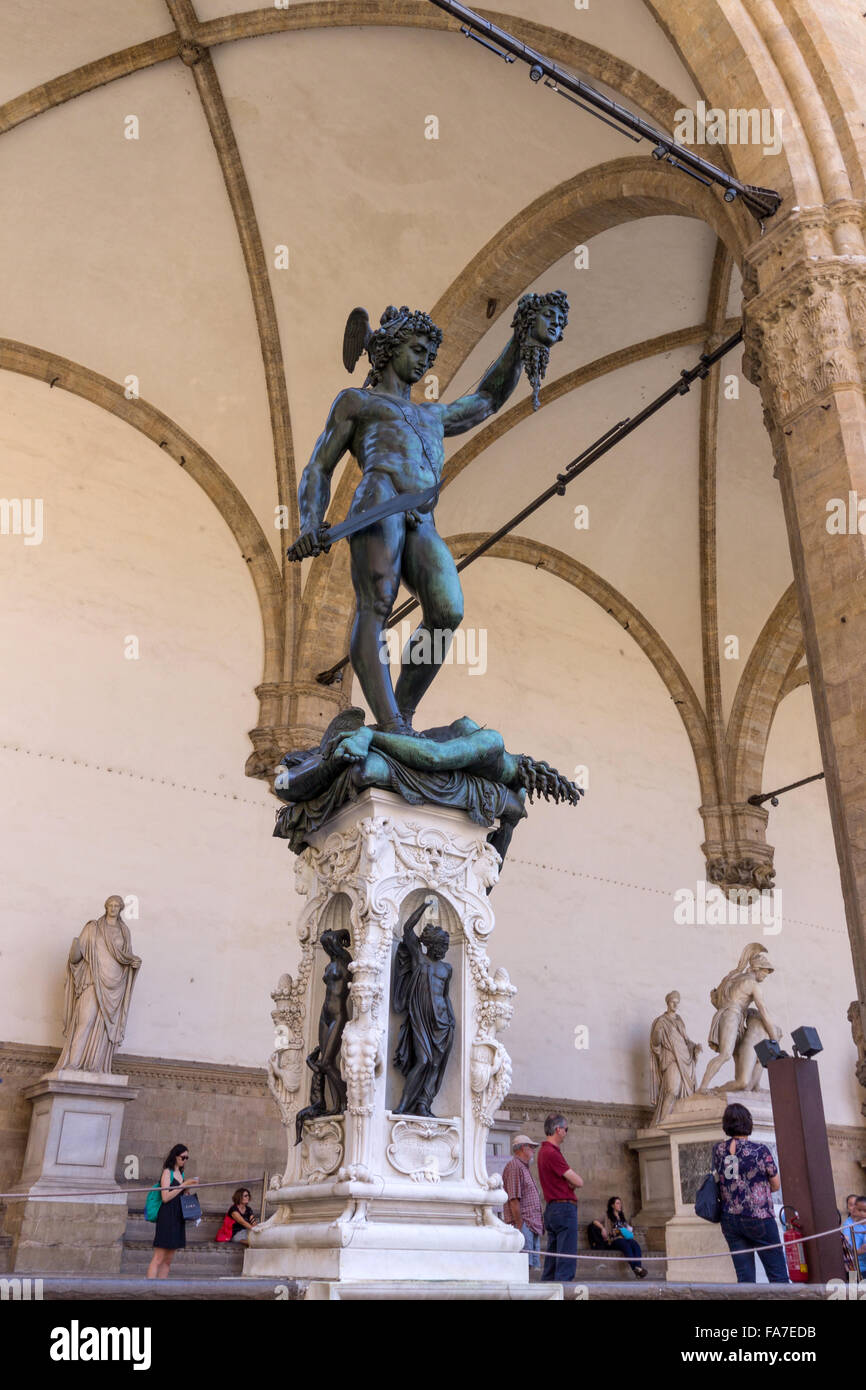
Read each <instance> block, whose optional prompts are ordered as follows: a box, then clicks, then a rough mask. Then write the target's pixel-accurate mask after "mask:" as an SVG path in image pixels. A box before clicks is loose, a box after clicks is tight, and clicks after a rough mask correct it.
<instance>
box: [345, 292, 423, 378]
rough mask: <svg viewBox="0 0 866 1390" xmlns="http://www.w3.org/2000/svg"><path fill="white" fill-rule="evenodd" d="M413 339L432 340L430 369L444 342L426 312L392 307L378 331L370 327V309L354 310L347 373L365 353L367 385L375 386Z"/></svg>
mask: <svg viewBox="0 0 866 1390" xmlns="http://www.w3.org/2000/svg"><path fill="white" fill-rule="evenodd" d="M410 338H427V339H428V340H429V342H430V345H431V350H430V353H429V355H428V360H427V366H428V367H429V366H431V365H432V363H433V361H434V359H435V357H436V352H437V350H438V348H439V345H440V343H441V342H442V330H441V328H438V327H437V326H436V324H435V323H434V322H433V320H432V319H431V317H430V315H429V314H426V313H425V312H424V310H423V309H410V308H409V307H408V306H407V305H405V304H404V305H403V306H402V307H401V308H399V309H398V308H396V306H395V305H393V304H389V305H388V308H387V309H386V310H385V312H384V314H383V315H382V317H381V319H380V321H379V327H378V328H377V329H376V330H375V332H373V331H372V330H371V328H370V316H369V314H368V313H367V310H366V309H353V310H352V312H351V314H350V315H349V320H348V322H347V324H346V331H345V334H344V336H343V365H344V366H345V368H346V370H347V371H349V372H351V371H354V369H355V364H356V362H357V361H358V358H359V357H360V356H361V353H362V352H364V351H366V353H367V356H368V357H369V359H370V371H369V374H368V376H367V380H366V381H365V383H364V385H365V386H367V385H369V386H375V385H377V383H378V382H379V380H380V378H381V375H382V373H383V372H384V370H385V368H386V367H387V365H388V363H389V362H390V361H391V359H392V357H394V355H395V354H396V353H397V352H398V351H399V349H400V348H401V347H402V346H403V344H404V343H407V342H408V341H409V339H410ZM425 370H426V368H425Z"/></svg>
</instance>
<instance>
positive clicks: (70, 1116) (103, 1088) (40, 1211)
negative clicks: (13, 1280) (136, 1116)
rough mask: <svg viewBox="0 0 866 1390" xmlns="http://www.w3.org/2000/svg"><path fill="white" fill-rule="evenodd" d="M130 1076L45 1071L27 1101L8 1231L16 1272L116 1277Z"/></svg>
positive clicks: (131, 1094)
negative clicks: (18, 1197) (119, 1170)
mask: <svg viewBox="0 0 866 1390" xmlns="http://www.w3.org/2000/svg"><path fill="white" fill-rule="evenodd" d="M128 1080H129V1078H128V1077H126V1076H115V1075H113V1074H112V1073H108V1072H105V1073H103V1072H85V1071H72V1070H69V1069H62V1070H60V1071H53V1072H48V1073H47V1075H45V1076H43V1077H42V1078H41V1079H40V1080H39V1081H37V1082H36V1084H35V1085H33V1086H30V1087H28V1088H27V1089H26V1090H25V1091H24V1095H25V1096H26V1097H27V1099H28V1100H30V1101H32V1103H33V1113H32V1115H31V1119H30V1134H29V1136H28V1140H27V1151H26V1153H25V1156H24V1167H23V1169H22V1171H21V1177H20V1179H19V1181H18V1182H17V1183H16V1185H15V1187H14V1189H13V1190H14V1191H15V1192H21V1193H26V1194H27V1195H28V1198H29V1200H28V1201H26V1202H22V1201H10V1202H9V1204H8V1210H7V1213H6V1231H7V1233H8V1234H9V1235H10V1236H11V1237H12V1243H13V1244H12V1268H13V1269H14V1270H15V1272H16V1273H70V1274H72V1273H82V1272H86V1273H89V1274H117V1273H119V1271H120V1260H121V1255H122V1251H123V1235H124V1231H125V1230H126V1217H127V1210H126V1200H127V1199H126V1193H125V1192H124V1191H123V1189H122V1188H120V1187H118V1185H117V1183H116V1182H115V1179H114V1174H115V1169H116V1166H117V1154H118V1149H119V1146H120V1130H121V1125H122V1123H123V1107H124V1106H125V1105H126V1104H127V1102H128V1101H130V1100H134V1099H135V1097H136V1096H137V1094H138V1092H137V1091H131V1090H130V1089H129V1086H128Z"/></svg>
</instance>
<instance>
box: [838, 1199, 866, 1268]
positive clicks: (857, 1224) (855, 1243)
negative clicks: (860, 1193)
mask: <svg viewBox="0 0 866 1390" xmlns="http://www.w3.org/2000/svg"><path fill="white" fill-rule="evenodd" d="M849 1201H850V1198H849ZM853 1206H854V1210H853V1211H851V1210H850V1207H849V1215H848V1216H847V1217H846V1219H845V1221H844V1222H843V1223H842V1229H843V1231H844V1233H845V1236H846V1237H847V1239H848V1240H849V1241H850V1244H851V1251H852V1253H853V1255H854V1256H855V1258H856V1261H857V1274H858V1275H859V1277H860V1278H861V1279H863V1278H866V1197H855V1198H854V1203H853Z"/></svg>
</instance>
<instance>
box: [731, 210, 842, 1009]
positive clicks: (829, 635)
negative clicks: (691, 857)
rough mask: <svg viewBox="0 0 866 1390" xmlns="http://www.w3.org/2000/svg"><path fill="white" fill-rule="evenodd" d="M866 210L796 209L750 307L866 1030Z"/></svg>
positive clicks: (754, 260) (749, 329)
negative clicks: (863, 236)
mask: <svg viewBox="0 0 866 1390" xmlns="http://www.w3.org/2000/svg"><path fill="white" fill-rule="evenodd" d="M863 217H864V207H863V206H862V205H859V204H853V203H848V202H844V203H843V202H840V203H836V204H833V205H831V206H830V207H828V208H803V209H799V208H795V209H793V210H792V212H791V213H790V214H789V215H788V217H787V218H786V219H785V220H784V221H783V222H782V223H781V224H780V225H779V226H778V227H777V228H774V229H773V230H772V231H771V232H770V233H769V234H768V235H767V236H766V237H764V238H763V239H762V241H760V242H759V243H757V244H756V245H755V246H753V247H752V248H751V250H750V251H749V253H748V254H747V258H746V259H747V267H746V274H745V277H744V291H745V305H744V315H745V329H746V347H747V352H746V362H745V369H746V372H747V375H749V376H750V378H751V380H752V381H754V382H755V383H756V384H757V385H759V386H760V389H761V395H762V399H763V403H764V417H765V422H766V424H767V428H768V430H769V432H770V436H771V439H772V442H773V449H774V453H775V456H776V462H777V467H776V475H777V477H778V478H779V482H780V484H781V489H782V498H783V503H784V509H785V520H786V523H787V528H788V538H789V543H790V547H791V558H792V562H793V568H794V576H795V580H796V585H797V594H798V600H799V606H800V616H801V620H802V625H803V636H804V640H805V645H806V658H807V661H808V665H809V673H810V683H811V689H812V697H813V700H814V704H815V716H816V720H817V725H818V736H819V739H820V742H821V752H822V758H823V764H824V771H825V773H826V781H827V795H828V798H829V803H830V814H831V817H832V822H833V833H834V836H835V841H836V854H837V856H838V859H839V867H840V872H841V879H842V891H843V895H844V899H845V911H846V916H847V920H848V931H849V934H850V938H851V951H852V955H853V959H854V974H855V979H856V983H857V993H858V1000H857V1003H856V1011H857V1012H858V1013H859V1021H860V1025H861V1028H866V395H864V381H866V256H864V255H863V250H862V248H863V243H862V240H859V246H858V245H855V244H854V243H851V244H850V245H848V246H847V254H838V253H837V251H836V249H835V247H834V234H835V242H836V243H837V244H840V235H841V233H840V229H842V230H844V229H845V228H848V229H850V228H851V226H852V224H853V223H855V222H857V221H859V222H860V224H861V225H862V222H863ZM849 240H850V239H849ZM856 240H857V239H855V241H856ZM858 503H859V506H860V508H862V512H861V510H859V509H858ZM843 510H844V515H845V523H844V530H842V532H841V533H839V526H840V522H839V519H838V518H839V517H840V515H841V512H842V511H843ZM755 544H756V548H757V549H758V550H759V549H760V536H759V535H757V536H756V537H755Z"/></svg>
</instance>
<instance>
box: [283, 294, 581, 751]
mask: <svg viewBox="0 0 866 1390" xmlns="http://www.w3.org/2000/svg"><path fill="white" fill-rule="evenodd" d="M567 322H568V300H567V298H566V296H565V294H564V293H563V291H562V290H554V291H552V292H551V293H549V294H527V295H524V296H523V298H522V299H521V300H520V301H519V304H518V307H517V312H516V313H515V315H514V319H513V320H512V325H511V326H512V329H513V333H512V337H511V338H510V340H509V342H508V343H507V345H506V346H505V348H504V349H503V351H502V352H501V353H500V355H499V356H498V357H497V359H496V361H495V362H494V363H493V364H492V365H491V366H490V367H488V369H487V371H486V372H485V373H484V375H483V377H482V378H481V380H480V382H479V384H478V386H477V387H476V388H475V389H474V390H473V391H471V392H469V393H468V394H467V395H465V396H461V397H460V398H459V399H458V400H456V401H452V402H451V403H450V404H446V403H445V402H444V401H424V402H416V401H413V400H412V399H411V389H412V386H413V385H414V383H416V382H418V381H420V380H421V378H422V377H423V376H425V375H426V373H427V372H428V371H429V370H430V368H431V366H432V365H433V362H434V360H435V358H436V353H437V351H438V349H439V345H440V343H441V342H442V333H441V330H440V329H439V328H437V326H436V324H435V323H434V322H433V321H432V319H431V318H430V316H429V315H428V314H426V313H424V312H423V311H421V310H410V309H409V308H407V307H406V306H405V305H404V306H403V307H402V308H400V309H397V308H395V307H394V306H393V305H391V306H389V308H387V309H386V310H385V312H384V314H383V315H382V318H381V321H380V326H379V327H378V328H377V329H376V330H375V331H374V332H373V331H371V329H370V320H369V317H368V315H367V313H366V311H365V310H363V309H355V310H353V311H352V314H351V315H350V317H349V322H348V324H347V325H346V335H345V339H344V345H343V361H344V364H345V366H346V367H347V369H348V370H350V371H351V370H352V369H353V368H354V366H355V364H356V363H357V360H358V358H359V357H360V355H361V353H362V352H363V351H364V350H366V352H367V356H368V358H369V360H370V371H369V373H368V376H367V379H366V381H365V382H364V385H363V387H361V388H360V389H359V388H357V387H349V388H348V389H347V390H345V391H341V392H340V394H339V395H338V396H337V399H336V400H335V401H334V404H333V405H332V406H331V410H330V414H329V416H328V421H327V424H326V425H325V428H324V430H323V431H322V434H321V435H320V436H319V438H318V440H317V441H316V446H315V448H314V449H313V453H312V456H311V458H310V461H309V463H308V464H307V467H306V468H305V469H304V473H303V476H302V478H301V484H300V487H299V489H298V502H299V506H300V516H301V535H300V537H299V538H298V540H297V541H295V543H294V545H293V546H291V548H290V549H289V551H288V556H289V559H290V560H302V559H304V558H305V557H307V556H313V555H318V554H319V553H320V552H321V551H322V550H326V549H327V548H328V546H329V544H330V543H331V541H332V540H333V539H335V537H334V536H333V535H330V534H329V530H328V528H327V527H326V526H325V524H324V520H325V512H326V511H327V507H328V502H329V500H330V494H331V478H332V476H333V473H334V470H335V468H336V467H337V464H338V463H339V462H340V459H341V458H342V457H343V455H344V454H345V452H346V450H348V451H349V452H350V453H351V454H352V455H353V457H354V458H355V460H356V462H357V464H358V466H359V468H360V469H361V473H362V477H361V481H360V483H359V484H358V487H357V489H356V491H355V495H354V498H353V499H352V504H351V507H350V509H349V514H348V518H347V522H346V523H345V525H344V526H343V527H341V528H340V529H341V531H342V533H343V534H345V535H349V536H350V542H349V544H350V547H351V557H352V583H353V585H354V589H355V599H356V611H355V622H354V626H353V628H352V638H351V645H350V653H351V658H352V666H353V667H354V670H355V673H356V675H357V677H358V680H359V681H360V683H361V688H362V690H363V692H364V696H365V698H366V700H367V703H368V705H369V706H370V709H371V710H372V712H373V717H374V719H375V720H376V721H377V724H376V727H377V728H378V729H380V730H381V731H383V732H386V733H397V734H411V733H412V732H413V729H412V720H413V717H414V714H415V710H416V707H417V705H418V703H419V701H420V700H421V698H422V696H423V695H424V694H425V692H426V691H427V689H428V688H429V686H430V684H431V682H432V681H433V680H434V678H435V676H436V674H437V671H438V670H439V667H440V666H441V665H442V663H443V661H444V660H445V657H446V655H447V653H448V649H449V647H450V645H451V635H452V634H453V632H454V630H455V628H457V627H458V626H459V625H460V623H461V621H462V619H463V592H462V589H461V587H460V579H459V577H458V574H457V567H456V565H455V563H454V560H453V558H452V555H451V552H450V550H449V549H448V547H447V545H446V544H445V542H444V541H443V540H442V537H441V536H440V535H439V533H438V532H437V530H436V526H435V523H434V520H433V509H434V507H435V504H436V499H437V496H438V488H439V483H440V479H441V476H442V469H443V466H444V462H445V452H444V442H445V437H446V436H447V435H452V434H463V433H464V432H465V431H466V430H470V429H473V428H474V426H475V425H480V424H481V423H482V422H483V421H484V420H486V419H487V418H488V416H490V415H492V414H494V413H495V412H496V411H497V410H499V409H501V407H502V406H503V405H504V404H505V402H506V401H507V400H508V398H509V396H510V395H511V393H512V392H513V391H514V388H515V387H516V385H517V383H518V380H519V378H520V373H521V370H522V368H523V367H525V368H526V372H527V375H528V377H529V380H530V383H531V385H532V388H533V403H534V405H536V406H537V404H538V387H539V384H540V381H541V379H542V377H543V376H544V372H545V369H546V366H547V359H548V356H549V352H550V348H551V347H552V346H553V344H554V343H556V342H558V341H559V339H560V338H561V337H562V332H563V329H564V328H565V326H566V323H567ZM371 511H372V512H373V513H374V516H373V517H371V518H370V521H369V522H368V523H366V524H365V523H364V521H363V517H364V515H365V514H366V513H368V512H371ZM374 518H375V519H374ZM401 583H403V584H405V586H406V588H407V589H408V590H409V591H410V592H411V593H412V594H413V595H414V597H416V598H417V599H418V601H419V603H420V605H421V613H422V617H421V622H420V624H419V626H418V627H417V628H416V629H415V631H414V632H413V634H412V636H411V637H410V639H409V642H408V645H407V648H406V651H405V652H404V654H403V663H402V668H401V674H400V677H399V679H398V681H397V685H396V689H395V688H394V686H393V685H392V683H391V673H390V669H389V664H388V660H387V656H386V657H385V659H384V660H383V645H384V637H385V629H386V627H387V623H388V619H389V617H390V615H391V610H392V608H393V606H394V602H395V600H396V598H397V591H398V589H399V587H400V584H401ZM416 649H418V650H416ZM431 653H432V654H433V655H432V656H431V655H430V654H431ZM413 654H414V657H415V659H413Z"/></svg>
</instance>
